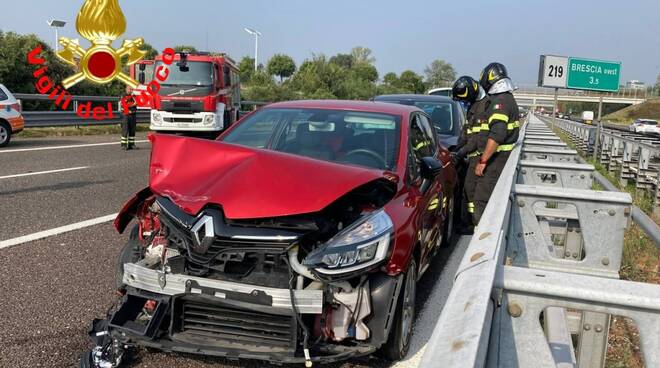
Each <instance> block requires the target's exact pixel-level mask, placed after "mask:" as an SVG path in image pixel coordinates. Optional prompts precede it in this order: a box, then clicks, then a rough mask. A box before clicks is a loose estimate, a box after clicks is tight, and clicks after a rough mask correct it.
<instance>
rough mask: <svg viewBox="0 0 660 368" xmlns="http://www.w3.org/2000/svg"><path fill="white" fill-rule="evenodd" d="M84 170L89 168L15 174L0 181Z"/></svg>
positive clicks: (81, 167) (1, 177)
mask: <svg viewBox="0 0 660 368" xmlns="http://www.w3.org/2000/svg"><path fill="white" fill-rule="evenodd" d="M84 169H89V166H80V167H71V168H68V169H58V170H48V171H37V172H31V173H25V174H15V175H7V176H0V180H1V179H12V178H22V177H24V176H33V175H44V174H54V173H61V172H67V171H76V170H84Z"/></svg>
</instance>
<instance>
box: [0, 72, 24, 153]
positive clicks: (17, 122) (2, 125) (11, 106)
mask: <svg viewBox="0 0 660 368" xmlns="http://www.w3.org/2000/svg"><path fill="white" fill-rule="evenodd" d="M21 110H22V109H21V103H20V102H19V101H18V100H16V98H14V95H12V94H11V92H9V90H8V89H7V87H5V86H4V85H2V84H0V147H5V146H6V145H8V144H9V141H11V136H12V135H14V134H16V133H19V132H21V131H22V130H23V128H24V127H25V120H24V119H23V115H22V114H21Z"/></svg>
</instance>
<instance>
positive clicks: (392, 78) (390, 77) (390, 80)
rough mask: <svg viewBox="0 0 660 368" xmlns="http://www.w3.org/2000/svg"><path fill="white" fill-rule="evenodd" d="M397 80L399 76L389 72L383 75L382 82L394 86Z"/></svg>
mask: <svg viewBox="0 0 660 368" xmlns="http://www.w3.org/2000/svg"><path fill="white" fill-rule="evenodd" d="M398 82H399V77H397V75H396V73H392V72H389V73H387V74H385V75H384V76H383V83H385V84H387V85H390V86H396V85H397V83H398Z"/></svg>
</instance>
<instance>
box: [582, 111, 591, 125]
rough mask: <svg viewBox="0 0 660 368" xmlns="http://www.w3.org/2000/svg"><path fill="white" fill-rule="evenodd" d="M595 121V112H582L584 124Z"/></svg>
mask: <svg viewBox="0 0 660 368" xmlns="http://www.w3.org/2000/svg"><path fill="white" fill-rule="evenodd" d="M593 121H594V112H593V111H583V112H582V122H583V123H585V124H591V122H593Z"/></svg>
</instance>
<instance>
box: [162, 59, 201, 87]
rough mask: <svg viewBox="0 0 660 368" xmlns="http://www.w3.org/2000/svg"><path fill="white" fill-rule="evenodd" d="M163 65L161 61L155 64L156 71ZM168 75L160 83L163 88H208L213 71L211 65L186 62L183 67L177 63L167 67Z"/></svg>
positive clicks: (199, 62)
mask: <svg viewBox="0 0 660 368" xmlns="http://www.w3.org/2000/svg"><path fill="white" fill-rule="evenodd" d="M161 65H163V62H162V61H159V62H157V63H156V69H157V68H158V67H159V66H161ZM169 69H170V74H169V75H168V76H167V80H166V81H165V82H164V83H162V84H163V85H164V86H181V85H183V86H200V87H202V86H210V85H212V84H213V70H212V69H211V63H209V62H205V61H188V62H187V63H186V65H185V67H183V66H178V65H177V62H175V63H172V65H171V66H169Z"/></svg>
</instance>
